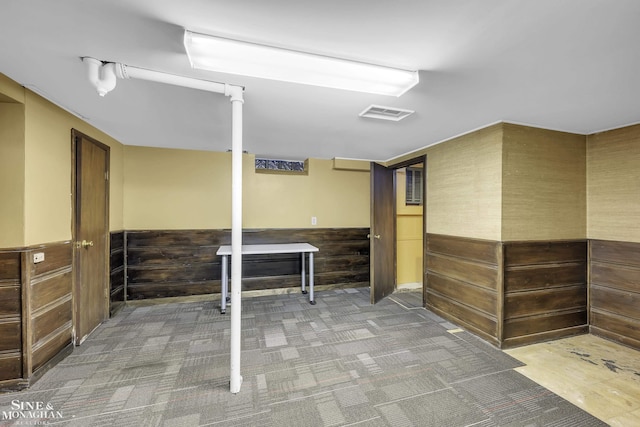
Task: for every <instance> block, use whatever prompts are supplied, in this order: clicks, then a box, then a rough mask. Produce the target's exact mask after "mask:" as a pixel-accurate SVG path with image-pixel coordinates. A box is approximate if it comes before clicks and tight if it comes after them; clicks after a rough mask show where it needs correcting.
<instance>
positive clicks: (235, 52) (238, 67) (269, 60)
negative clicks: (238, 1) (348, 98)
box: [184, 31, 419, 96]
mask: <svg viewBox="0 0 640 427" xmlns="http://www.w3.org/2000/svg"><path fill="white" fill-rule="evenodd" d="M184 46H185V49H186V50H187V55H188V56H189V61H190V62H191V66H192V67H193V68H198V69H202V70H208V71H217V72H220V73H228V74H238V75H242V76H250V77H258V78H263V79H270V80H280V81H285V82H292V83H301V84H307V85H314V86H323V87H330V88H336V89H345V90H352V91H357V92H367V93H375V94H379V95H393V96H400V95H402V94H403V93H405V92H406V91H408V90H409V89H411V88H412V87H413V86H415V85H416V84H418V81H419V77H418V72H417V71H408V70H401V69H398V68H390V67H383V66H380V65H373V64H367V63H364V62H356V61H348V60H345V59H339V58H332V57H329V56H321V55H314V54H310V53H304V52H298V51H294V50H287V49H280V48H275V47H271V46H265V45H259V44H254V43H247V42H242V41H237V40H231V39H225V38H221V37H214V36H209V35H205V34H199V33H194V32H191V31H185V33H184Z"/></svg>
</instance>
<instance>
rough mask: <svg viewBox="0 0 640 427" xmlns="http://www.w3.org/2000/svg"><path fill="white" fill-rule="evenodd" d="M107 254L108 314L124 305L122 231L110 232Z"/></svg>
mask: <svg viewBox="0 0 640 427" xmlns="http://www.w3.org/2000/svg"><path fill="white" fill-rule="evenodd" d="M110 242H111V243H110V248H111V249H110V254H109V273H110V274H109V284H110V286H109V291H110V292H109V294H110V297H109V315H110V316H113V315H114V314H115V313H116V312H117V311H118V310H119V309H120V308H122V307H123V306H124V283H125V252H124V248H125V244H124V231H117V232H111V234H110Z"/></svg>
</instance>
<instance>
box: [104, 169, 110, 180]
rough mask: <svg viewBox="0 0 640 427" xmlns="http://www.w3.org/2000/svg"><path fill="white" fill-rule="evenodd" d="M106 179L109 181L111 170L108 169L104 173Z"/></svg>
mask: <svg viewBox="0 0 640 427" xmlns="http://www.w3.org/2000/svg"><path fill="white" fill-rule="evenodd" d="M104 180H105V181H109V171H106V172H105V173H104Z"/></svg>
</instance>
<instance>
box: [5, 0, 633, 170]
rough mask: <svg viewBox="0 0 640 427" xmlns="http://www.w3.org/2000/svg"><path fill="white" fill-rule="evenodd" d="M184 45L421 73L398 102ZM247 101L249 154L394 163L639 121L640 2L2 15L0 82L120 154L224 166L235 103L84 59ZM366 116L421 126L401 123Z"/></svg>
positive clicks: (25, 8) (202, 0) (242, 6)
mask: <svg viewBox="0 0 640 427" xmlns="http://www.w3.org/2000/svg"><path fill="white" fill-rule="evenodd" d="M184 29H189V30H193V31H197V32H202V33H209V34H214V35H222V36H228V37H231V38H236V39H240V40H247V41H256V42H260V43H263V44H271V45H276V46H282V47H287V48H292V49H296V50H303V51H308V52H314V53H321V54H325V55H330V56H336V57H344V58H349V59H356V60H360V61H365V62H373V63H379V64H383V65H393V66H396V67H401V68H409V69H417V70H420V83H419V85H418V86H416V87H414V88H413V89H411V90H410V91H409V92H407V93H406V94H405V95H403V96H401V97H399V98H395V97H387V96H379V95H367V94H362V93H356V92H347V91H340V90H334V89H324V88H319V87H312V86H303V85H296V84H290V83H282V82H274V81H267V80H261V79H255V78H249V77H240V76H233V75H224V74H217V73H210V72H204V71H197V70H192V69H191V68H190V66H189V61H188V59H187V56H186V54H185V52H184V47H183V45H182V37H183V31H184ZM82 56H92V57H95V58H97V59H100V60H104V61H113V62H122V63H124V64H127V65H131V66H137V67H142V68H148V69H152V70H156V71H162V72H167V73H173V74H179V75H184V76H191V77H196V78H202V79H207V80H215V81H220V82H225V83H231V84H237V85H242V86H245V88H246V91H245V103H244V149H245V150H247V151H249V152H251V153H255V154H257V155H260V156H267V157H273V158H286V159H304V158H307V157H316V158H333V157H344V158H354V159H368V160H388V159H390V158H392V157H396V156H398V155H401V154H404V153H407V152H410V151H413V150H415V149H419V148H421V147H425V146H429V145H432V144H435V143H438V142H440V141H442V140H445V139H448V138H451V137H453V136H456V135H459V134H461V133H465V132H468V131H471V130H473V129H477V128H479V127H483V126H486V125H488V124H491V123H495V122H498V121H508V122H515V123H522V124H528V125H533V126H540V127H544V128H549V129H556V130H563V131H568V132H577V133H582V134H589V133H593V132H597V131H601V130H606V129H611V128H616V127H620V126H624V125H628V124H632V123H637V122H639V121H640V1H638V0H564V1H560V0H482V1H480V0H455V1H451V0H395V1H380V0H324V1H317V0H316V1H307V0H271V1H261V0H253V1H247V0H233V1H230V0H226V1H223V0H180V1H177V0H57V1H51V0H1V1H0V73H3V74H5V75H7V76H8V77H10V78H12V79H13V80H15V81H17V82H19V83H20V84H22V85H24V86H26V87H28V88H30V89H33V90H35V91H37V92H39V93H41V94H42V95H43V96H45V97H46V98H48V99H49V100H51V101H53V102H54V103H56V104H58V105H60V106H62V107H64V108H66V109H68V110H70V111H72V112H74V113H76V114H77V115H80V116H81V117H83V118H85V120H86V121H87V122H89V123H91V124H92V125H94V126H95V127H97V128H99V129H101V130H103V131H104V132H106V133H108V134H109V135H111V136H113V137H114V138H116V139H118V140H119V141H121V142H122V143H124V144H127V145H142V146H154V147H175V148H188V149H198V150H213V151H226V150H227V149H229V148H230V145H231V143H230V140H231V134H230V133H231V132H230V128H231V107H230V103H229V100H228V98H226V97H224V96H221V95H216V94H212V93H205V92H198V91H195V90H192V89H185V88H181V87H173V86H168V85H162V84H158V83H151V82H145V81H141V80H118V85H117V87H116V89H115V90H114V91H112V92H111V93H109V94H108V95H107V96H105V97H104V98H100V97H99V96H98V95H97V94H96V92H95V91H94V89H93V88H92V87H91V85H90V84H89V82H88V80H87V77H86V73H85V68H84V65H83V64H82V62H81V61H80V59H79V58H80V57H82ZM370 104H378V105H384V106H391V107H398V108H405V109H411V110H415V111H416V113H415V114H413V115H411V116H410V117H408V118H407V119H405V120H403V121H400V122H391V121H383V120H380V121H376V120H372V119H366V118H361V117H359V116H358V114H359V113H360V112H361V111H362V110H363V109H364V108H366V107H367V106H369V105H370Z"/></svg>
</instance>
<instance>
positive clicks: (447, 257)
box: [424, 234, 502, 345]
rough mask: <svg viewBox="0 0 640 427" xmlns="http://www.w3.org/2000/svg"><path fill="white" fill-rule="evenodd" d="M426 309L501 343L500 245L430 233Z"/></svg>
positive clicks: (428, 236)
mask: <svg viewBox="0 0 640 427" xmlns="http://www.w3.org/2000/svg"><path fill="white" fill-rule="evenodd" d="M424 283H425V284H426V285H425V286H424V300H425V306H426V308H428V309H429V310H431V311H433V312H434V313H436V314H439V315H441V316H443V317H444V318H446V319H449V320H451V321H453V322H454V323H456V324H459V325H461V326H463V327H465V328H467V329H469V330H471V331H473V332H475V333H476V334H478V335H479V336H481V337H482V338H484V339H486V340H488V341H490V342H492V343H494V344H496V345H499V344H500V328H501V324H500V316H499V313H500V312H501V311H502V307H501V302H502V298H501V295H502V289H501V284H502V246H501V245H500V242H495V241H490V240H478V239H469V238H463V237H453V236H443V235H438V234H427V253H426V273H425V281H424Z"/></svg>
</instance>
